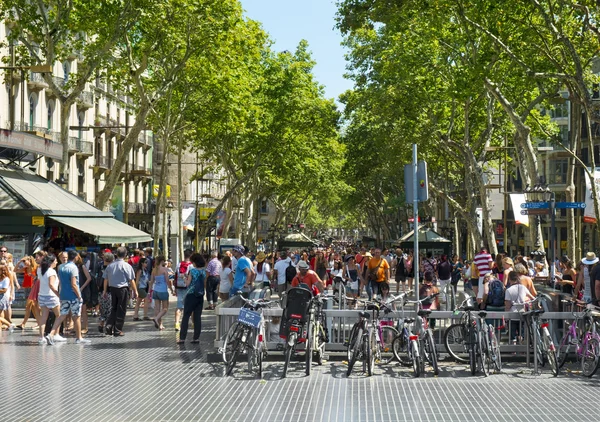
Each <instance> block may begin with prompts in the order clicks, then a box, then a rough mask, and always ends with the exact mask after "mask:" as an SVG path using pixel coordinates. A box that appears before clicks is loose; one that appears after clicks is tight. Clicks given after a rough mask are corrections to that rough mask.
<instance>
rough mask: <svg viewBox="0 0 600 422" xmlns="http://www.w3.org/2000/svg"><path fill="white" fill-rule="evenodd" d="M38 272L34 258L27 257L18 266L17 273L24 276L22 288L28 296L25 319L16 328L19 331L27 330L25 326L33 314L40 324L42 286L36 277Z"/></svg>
mask: <svg viewBox="0 0 600 422" xmlns="http://www.w3.org/2000/svg"><path fill="white" fill-rule="evenodd" d="M36 272H37V264H36V262H35V260H34V259H33V257H32V256H26V257H25V258H23V259H22V260H21V261H19V263H18V264H17V270H16V273H22V274H23V284H22V285H21V287H22V288H23V289H25V294H26V295H27V301H26V302H25V316H24V317H23V322H22V323H20V324H19V325H17V326H16V327H15V328H18V329H19V330H24V329H25V325H26V324H27V321H28V320H29V315H31V314H33V317H34V318H35V320H36V321H37V323H38V325H39V323H40V308H39V306H38V292H39V289H40V285H39V283H38V280H37V277H36ZM35 328H37V327H35ZM35 328H34V329H35Z"/></svg>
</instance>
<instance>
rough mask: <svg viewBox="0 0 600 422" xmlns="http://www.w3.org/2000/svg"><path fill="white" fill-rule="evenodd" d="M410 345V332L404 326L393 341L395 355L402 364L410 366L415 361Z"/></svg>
mask: <svg viewBox="0 0 600 422" xmlns="http://www.w3.org/2000/svg"><path fill="white" fill-rule="evenodd" d="M409 346H410V341H409V339H408V332H407V331H406V330H405V329H404V328H403V329H402V332H401V333H399V334H398V335H397V336H396V337H395V338H394V341H393V342H392V351H393V352H394V357H395V358H396V359H397V360H398V362H400V365H402V366H410V365H412V363H413V360H412V358H411V352H410V349H409Z"/></svg>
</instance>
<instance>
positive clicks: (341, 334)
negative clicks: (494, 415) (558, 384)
mask: <svg viewBox="0 0 600 422" xmlns="http://www.w3.org/2000/svg"><path fill="white" fill-rule="evenodd" d="M241 305H242V301H241V299H239V298H238V297H234V298H232V299H230V300H228V301H226V302H224V303H222V304H220V305H218V306H217V308H216V312H215V314H216V334H215V340H214V346H215V347H217V348H218V347H222V346H223V342H224V339H225V336H226V335H227V330H228V329H229V327H230V326H231V324H233V322H235V321H236V320H237V318H238V314H239V311H240V307H241ZM332 306H333V301H332V300H329V301H328V303H327V306H326V308H327V309H325V315H326V320H327V329H328V330H329V342H328V343H327V346H326V348H327V350H329V351H340V352H341V351H345V350H346V346H345V345H344V342H346V341H347V339H348V337H349V335H350V330H351V329H352V326H353V325H354V323H355V322H356V321H357V320H358V311H359V310H360V309H356V310H338V309H332ZM282 312H283V310H282V309H281V308H280V307H279V308H268V309H265V310H264V316H265V322H266V329H265V331H266V334H265V335H266V342H267V347H268V348H269V350H281V347H282V345H283V340H282V339H280V338H279V334H278V332H279V324H280V320H281V315H282ZM415 314H416V312H415V311H414V309H411V308H410V307H408V306H406V307H405V308H404V313H402V312H401V311H400V310H397V311H396V312H395V313H392V314H388V315H385V316H384V315H383V312H382V313H381V314H380V316H381V317H382V318H386V319H393V320H395V321H397V320H398V318H400V317H402V316H403V317H405V318H414V317H415ZM462 315H463V313H462V312H458V313H457V312H453V311H433V312H432V313H431V317H430V321H431V320H433V319H434V320H435V329H434V330H433V333H434V340H435V343H436V346H437V348H438V350H439V351H440V352H442V353H446V349H445V346H444V333H445V331H446V328H447V327H448V326H450V325H451V324H454V323H458V322H460V318H461V316H462ZM474 315H476V313H475V314H474ZM503 318H504V319H503ZM541 319H543V320H545V321H548V322H549V323H550V325H549V331H550V333H551V334H552V337H553V339H554V344H555V345H557V344H558V342H559V341H560V340H561V338H562V336H563V334H564V329H565V324H564V321H570V320H574V316H573V314H572V312H546V313H544V314H543V315H542V318H541ZM522 320H523V319H522V314H521V313H520V312H495V311H488V312H487V317H486V322H487V323H488V324H492V325H494V326H495V327H500V326H501V324H502V321H504V325H505V328H504V329H502V330H497V332H496V336H497V338H498V339H499V343H500V348H501V351H502V352H505V353H515V352H516V353H523V354H525V352H526V351H527V350H528V344H527V343H526V342H522V343H521V344H513V341H512V340H513V339H510V338H509V335H510V333H511V332H512V331H511V329H512V325H513V324H518V325H519V328H523V327H524V325H525V324H524V323H522ZM523 331H524V330H520V332H521V333H522V332H523ZM521 335H522V334H521Z"/></svg>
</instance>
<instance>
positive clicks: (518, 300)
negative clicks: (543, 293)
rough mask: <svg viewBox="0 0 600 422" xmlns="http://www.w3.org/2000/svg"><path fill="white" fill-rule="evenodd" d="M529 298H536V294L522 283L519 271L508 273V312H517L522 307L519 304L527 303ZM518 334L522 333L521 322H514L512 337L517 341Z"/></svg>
mask: <svg viewBox="0 0 600 422" xmlns="http://www.w3.org/2000/svg"><path fill="white" fill-rule="evenodd" d="M528 298H529V299H535V296H533V295H532V294H531V292H530V291H529V290H528V289H527V287H525V286H523V285H522V284H521V281H520V276H519V273H518V272H516V271H511V272H510V273H508V288H507V289H506V293H505V294H504V310H505V311H506V312H508V311H512V312H516V311H518V310H519V308H520V307H519V305H522V304H523V303H525V301H526V300H527V299H528ZM517 334H520V333H519V324H516V323H514V322H513V323H512V324H511V325H510V338H511V339H512V340H513V341H516V339H517Z"/></svg>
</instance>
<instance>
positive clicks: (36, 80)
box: [29, 72, 48, 87]
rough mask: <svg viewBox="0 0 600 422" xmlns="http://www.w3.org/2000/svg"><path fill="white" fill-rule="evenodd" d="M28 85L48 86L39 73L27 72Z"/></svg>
mask: <svg viewBox="0 0 600 422" xmlns="http://www.w3.org/2000/svg"><path fill="white" fill-rule="evenodd" d="M29 83H30V84H32V85H37V86H45V87H47V86H48V83H47V82H46V80H45V79H44V76H43V75H42V74H41V73H33V72H29Z"/></svg>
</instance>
